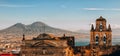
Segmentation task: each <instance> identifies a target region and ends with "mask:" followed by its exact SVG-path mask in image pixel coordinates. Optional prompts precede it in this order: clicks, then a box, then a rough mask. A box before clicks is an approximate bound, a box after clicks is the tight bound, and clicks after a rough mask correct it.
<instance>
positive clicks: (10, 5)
mask: <svg viewBox="0 0 120 56" xmlns="http://www.w3.org/2000/svg"><path fill="white" fill-rule="evenodd" d="M0 7H34V6H33V5H13V4H0Z"/></svg>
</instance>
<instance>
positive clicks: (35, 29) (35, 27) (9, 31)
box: [0, 21, 86, 37]
mask: <svg viewBox="0 0 120 56" xmlns="http://www.w3.org/2000/svg"><path fill="white" fill-rule="evenodd" d="M41 33H52V34H54V35H56V36H62V35H63V34H66V35H69V36H77V37H86V34H82V33H76V32H72V31H68V30H63V29H59V28H54V27H51V26H48V25H47V24H45V23H43V22H39V21H37V22H33V23H32V24H29V25H25V24H22V23H16V24H14V25H12V26H10V27H8V28H6V29H3V30H0V35H1V37H9V36H11V37H22V34H25V35H26V36H30V37H33V36H37V35H39V34H41ZM7 35H8V36H7Z"/></svg>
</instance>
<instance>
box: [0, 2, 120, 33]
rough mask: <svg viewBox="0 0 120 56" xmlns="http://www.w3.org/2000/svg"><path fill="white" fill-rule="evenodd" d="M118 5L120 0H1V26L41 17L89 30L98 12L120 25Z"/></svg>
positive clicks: (58, 24)
mask: <svg viewBox="0 0 120 56" xmlns="http://www.w3.org/2000/svg"><path fill="white" fill-rule="evenodd" d="M119 5H120V0H0V29H4V28H7V27H9V26H11V25H13V24H15V23H23V24H31V23H33V22H36V21H41V22H44V23H46V24H48V25H50V26H52V27H56V28H61V29H65V30H71V31H76V30H80V29H87V30H89V29H90V27H89V25H90V24H91V23H92V22H95V21H94V20H95V19H97V18H98V17H99V16H103V17H104V18H106V19H107V20H108V23H111V25H112V27H113V28H120V25H119V24H120V22H119V21H120V19H119V18H120V16H119V15H120V7H119Z"/></svg>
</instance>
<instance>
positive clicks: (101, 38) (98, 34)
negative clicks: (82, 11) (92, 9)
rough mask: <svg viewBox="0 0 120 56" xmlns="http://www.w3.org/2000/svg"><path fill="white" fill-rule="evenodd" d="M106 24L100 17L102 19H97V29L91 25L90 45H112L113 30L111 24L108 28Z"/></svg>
mask: <svg viewBox="0 0 120 56" xmlns="http://www.w3.org/2000/svg"><path fill="white" fill-rule="evenodd" d="M106 22H107V21H106V19H105V18H103V17H102V16H100V18H98V19H96V27H94V25H93V24H92V25H91V30H90V45H98V46H111V45H112V30H111V27H110V24H109V25H108V27H106Z"/></svg>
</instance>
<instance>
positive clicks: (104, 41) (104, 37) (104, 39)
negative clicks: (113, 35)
mask: <svg viewBox="0 0 120 56" xmlns="http://www.w3.org/2000/svg"><path fill="white" fill-rule="evenodd" d="M103 43H104V44H106V34H104V36H103Z"/></svg>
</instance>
